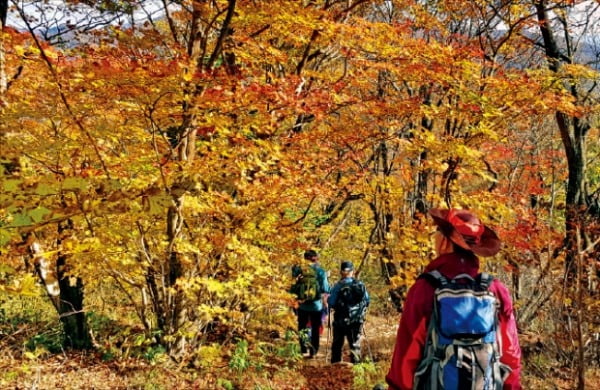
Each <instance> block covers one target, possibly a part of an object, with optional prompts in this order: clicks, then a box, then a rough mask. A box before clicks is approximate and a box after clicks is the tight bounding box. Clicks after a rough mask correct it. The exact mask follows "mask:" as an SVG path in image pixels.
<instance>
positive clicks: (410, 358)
mask: <svg viewBox="0 0 600 390" xmlns="http://www.w3.org/2000/svg"><path fill="white" fill-rule="evenodd" d="M433 291H434V289H433V287H432V286H431V285H430V284H429V283H428V282H427V281H425V280H423V279H420V280H417V282H416V283H415V284H414V285H413V286H412V287H411V288H410V289H409V290H408V294H407V296H406V301H405V304H404V310H403V312H402V317H401V319H400V326H399V327H398V334H397V336H396V345H395V347H394V352H393V355H392V363H391V366H390V370H389V372H388V374H387V376H386V378H385V380H386V382H387V384H388V385H389V389H390V390H412V388H413V380H414V373H415V371H416V369H417V365H418V364H419V362H420V361H421V357H422V353H423V346H424V345H425V340H426V338H427V323H428V320H429V317H430V316H431V311H432V309H433Z"/></svg>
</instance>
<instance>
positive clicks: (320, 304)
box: [292, 249, 329, 358]
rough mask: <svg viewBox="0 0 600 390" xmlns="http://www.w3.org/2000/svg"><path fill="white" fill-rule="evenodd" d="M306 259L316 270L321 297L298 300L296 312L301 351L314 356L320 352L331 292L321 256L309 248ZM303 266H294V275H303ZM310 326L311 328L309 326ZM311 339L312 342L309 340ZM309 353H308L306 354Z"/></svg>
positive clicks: (303, 353) (304, 354) (309, 356)
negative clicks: (322, 320) (322, 324)
mask: <svg viewBox="0 0 600 390" xmlns="http://www.w3.org/2000/svg"><path fill="white" fill-rule="evenodd" d="M304 261H305V262H309V263H310V265H309V266H310V267H311V268H312V269H313V270H314V271H315V273H316V276H317V281H318V284H319V290H320V298H318V299H316V300H307V301H303V302H297V308H296V314H297V315H298V332H300V351H301V352H302V355H303V356H304V357H307V358H313V357H314V356H315V355H316V354H317V352H319V341H320V332H319V328H320V327H321V315H322V312H323V310H324V309H325V308H326V307H327V296H328V293H329V283H328V281H327V274H326V273H325V271H324V270H323V268H321V266H320V265H319V256H318V255H317V252H316V251H314V250H312V249H311V250H307V251H306V252H305V253H304ZM300 269H301V267H298V266H295V267H294V268H292V277H293V278H295V279H297V278H299V277H301V274H300ZM309 326H310V328H309ZM309 339H310V342H308V341H309ZM307 353H308V355H306V354H307Z"/></svg>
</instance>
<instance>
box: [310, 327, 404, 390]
mask: <svg viewBox="0 0 600 390" xmlns="http://www.w3.org/2000/svg"><path fill="white" fill-rule="evenodd" d="M396 329H397V318H378V317H372V316H370V317H367V322H366V323H365V327H364V332H363V335H362V341H361V343H362V355H363V359H369V360H370V361H373V362H381V363H383V364H386V362H387V360H388V359H389V356H390V354H391V351H392V349H393V347H394V343H395V337H396ZM331 340H332V336H331V335H330V329H328V327H327V326H325V329H324V330H323V333H322V334H321V339H320V348H319V352H318V353H317V355H316V356H315V358H314V359H306V360H305V361H304V366H303V368H302V372H301V374H302V376H304V377H305V378H306V382H307V387H306V388H305V389H303V390H333V389H335V390H346V389H352V388H353V380H354V374H353V372H352V364H351V363H350V351H349V348H348V343H347V342H346V343H345V344H344V349H343V352H342V360H343V362H342V363H337V364H331V363H330V362H329V361H330V359H331ZM381 380H382V381H383V378H381Z"/></svg>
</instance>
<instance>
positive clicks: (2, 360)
mask: <svg viewBox="0 0 600 390" xmlns="http://www.w3.org/2000/svg"><path fill="white" fill-rule="evenodd" d="M392 317H395V318H392ZM397 322H398V321H397V316H390V317H389V318H387V317H386V318H380V317H370V318H368V320H367V322H366V324H365V329H364V336H363V343H362V346H363V348H362V351H363V358H365V359H368V360H369V363H364V364H357V365H352V364H351V363H349V351H348V346H347V344H346V345H345V346H344V355H343V356H344V362H342V363H338V364H330V363H329V359H330V356H331V355H330V349H329V348H330V344H331V337H330V335H329V334H328V331H329V330H328V329H327V328H325V329H324V331H323V334H322V335H321V348H320V350H319V353H318V354H317V355H316V356H315V358H314V359H303V360H302V361H300V362H299V364H297V365H292V366H289V365H287V366H278V365H277V364H271V365H266V366H264V367H263V368H262V369H261V370H260V371H255V370H248V371H245V372H240V373H237V374H236V373H233V372H232V371H231V370H230V369H229V367H228V366H227V364H224V365H223V366H221V367H213V370H211V371H210V373H209V374H206V373H202V374H199V371H198V370H194V369H190V368H182V367H178V366H177V365H175V364H174V363H172V362H170V361H169V360H168V359H166V360H163V361H154V362H151V361H148V360H146V359H142V358H136V359H134V358H128V359H114V360H111V361H106V360H105V359H103V357H102V356H101V355H100V353H98V352H86V353H84V352H78V353H76V352H64V353H58V354H49V353H39V354H37V352H35V351H34V352H29V353H28V352H25V351H26V349H25V345H24V344H23V343H22V340H20V339H19V334H13V335H7V334H0V350H2V354H0V389H15V390H17V389H18V390H21V389H23V390H25V389H36V390H37V389H102V390H104V389H153V390H157V389H199V390H211V389H215V390H217V389H225V390H233V389H239V390H246V389H248V390H250V389H251V390H330V389H331V390H333V389H335V390H370V389H372V387H373V385H375V384H377V383H383V382H384V377H385V374H386V373H387V369H388V367H389V360H390V356H391V353H392V349H393V347H394V343H395V336H396V329H397ZM21 332H23V333H27V332H28V329H23V330H22V331H21ZM19 343H21V344H19ZM521 344H522V346H523V349H524V353H525V359H526V360H527V361H526V362H525V366H524V369H523V388H524V389H526V390H538V389H539V390H570V389H575V388H576V385H575V384H576V382H575V378H576V375H575V372H574V371H573V370H571V369H565V368H559V367H558V366H557V364H555V363H553V362H552V361H551V360H549V358H548V354H544V344H543V343H541V341H540V340H539V338H536V337H524V340H523V341H522V343H521ZM19 345H20V346H19ZM534 347H535V348H534ZM585 388H586V389H600V370H598V369H590V370H588V373H587V375H586V387H585Z"/></svg>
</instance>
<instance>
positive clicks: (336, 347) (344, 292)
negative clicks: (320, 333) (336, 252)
mask: <svg viewBox="0 0 600 390" xmlns="http://www.w3.org/2000/svg"><path fill="white" fill-rule="evenodd" d="M340 271H341V279H340V281H339V282H337V283H336V284H335V286H333V288H332V289H331V294H330V295H329V299H328V303H329V308H330V309H333V318H334V320H333V342H332V344H331V363H338V362H340V361H341V360H342V348H343V347H344V339H347V340H348V344H349V345H350V359H351V361H352V363H359V362H360V359H361V353H360V341H361V340H360V333H361V331H362V326H363V323H364V320H365V314H366V308H367V306H369V293H368V292H367V290H366V288H365V286H364V284H363V283H362V282H361V281H358V280H356V279H355V278H354V265H353V264H352V263H351V262H350V261H343V262H342V264H341V269H340ZM349 299H350V301H348V300H349Z"/></svg>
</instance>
